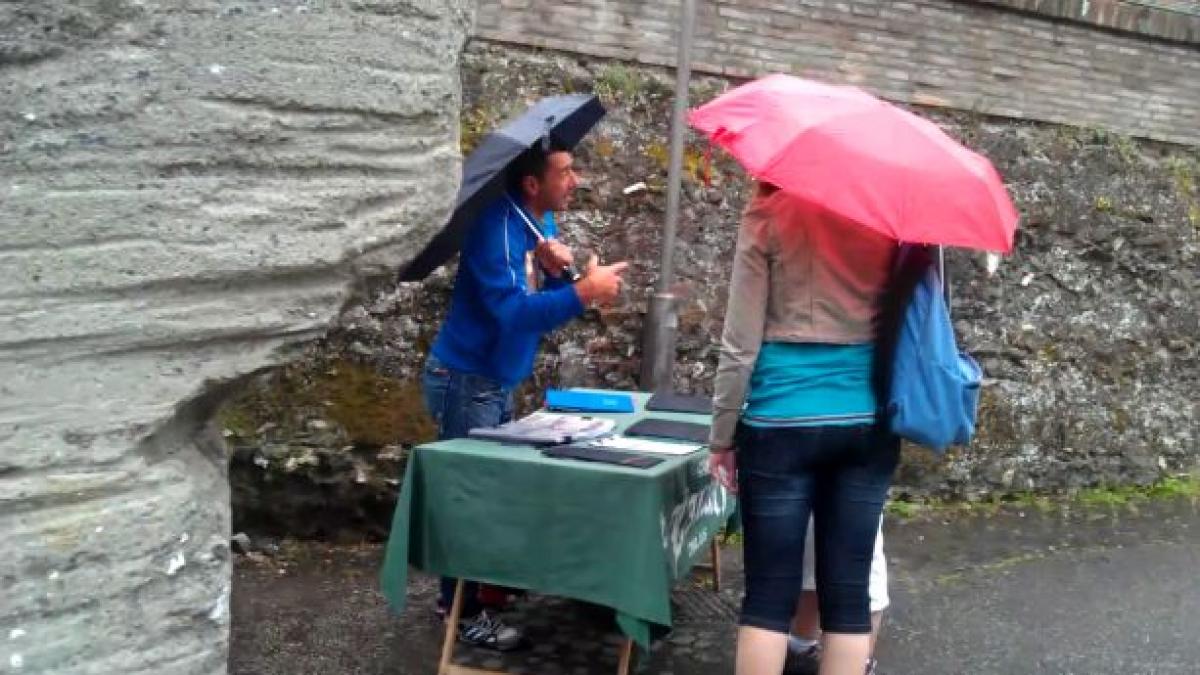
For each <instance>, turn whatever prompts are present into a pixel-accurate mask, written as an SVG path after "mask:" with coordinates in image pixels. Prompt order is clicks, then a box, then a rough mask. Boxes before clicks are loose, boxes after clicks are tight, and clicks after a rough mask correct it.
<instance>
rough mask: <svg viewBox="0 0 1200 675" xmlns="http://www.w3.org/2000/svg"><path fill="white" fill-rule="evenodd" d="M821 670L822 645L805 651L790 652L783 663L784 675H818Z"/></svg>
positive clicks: (816, 645)
mask: <svg viewBox="0 0 1200 675" xmlns="http://www.w3.org/2000/svg"><path fill="white" fill-rule="evenodd" d="M820 669H821V645H820V644H815V645H813V646H811V647H809V648H808V649H805V650H804V651H795V650H792V649H789V650H788V653H787V660H786V661H784V662H783V675H817V671H819V670H820Z"/></svg>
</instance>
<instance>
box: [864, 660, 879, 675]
mask: <svg viewBox="0 0 1200 675" xmlns="http://www.w3.org/2000/svg"><path fill="white" fill-rule="evenodd" d="M878 666H879V662H878V661H876V660H875V659H867V670H866V674H865V675H878V673H876V672H875V670H876V668H878Z"/></svg>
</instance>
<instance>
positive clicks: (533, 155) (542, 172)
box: [506, 139, 571, 195]
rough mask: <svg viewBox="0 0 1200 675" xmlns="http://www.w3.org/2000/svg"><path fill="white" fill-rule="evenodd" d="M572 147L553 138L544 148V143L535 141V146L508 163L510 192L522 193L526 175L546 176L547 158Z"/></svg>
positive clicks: (538, 177) (568, 150) (539, 177)
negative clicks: (522, 184)
mask: <svg viewBox="0 0 1200 675" xmlns="http://www.w3.org/2000/svg"><path fill="white" fill-rule="evenodd" d="M570 151H571V149H570V148H568V147H567V146H566V145H563V144H562V143H559V142H558V141H555V140H553V139H551V141H550V142H549V143H548V144H545V148H543V144H542V143H534V144H533V147H531V148H529V149H528V150H526V151H525V152H522V153H521V154H520V155H518V156H517V158H516V159H515V160H513V163H512V164H509V165H508V176H507V180H506V182H507V185H506V187H507V188H508V191H509V192H512V193H514V194H518V195H519V194H521V183H523V182H524V181H525V177H526V176H533V177H534V178H537V179H538V180H541V179H542V178H544V177H545V176H546V163H547V162H546V158H547V157H549V156H550V155H552V154H554V153H556V152H570Z"/></svg>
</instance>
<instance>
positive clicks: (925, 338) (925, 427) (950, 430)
mask: <svg viewBox="0 0 1200 675" xmlns="http://www.w3.org/2000/svg"><path fill="white" fill-rule="evenodd" d="M910 253H911V250H910V247H909V246H907V245H906V246H904V247H902V249H901V251H900V254H899V255H900V258H901V259H903V258H904V257H905V256H906V255H908V254H910ZM944 272H945V265H944V264H943V261H942V256H941V251H940V250H939V251H938V264H937V265H929V266H928V267H927V268H926V270H925V272H924V274H923V275H922V276H921V277H920V278H919V279H918V280H917V282H916V286H915V287H914V289H913V292H912V296H911V298H910V299H909V301H908V304H907V306H906V307H905V309H904V311H903V315H902V317H901V319H900V324H899V332H898V333H897V335H896V344H895V352H894V355H893V359H892V364H891V365H892V368H891V386H890V390H889V392H888V397H887V408H886V412H885V414H886V416H887V420H888V425H889V428H890V429H891V431H892V433H894V434H896V435H897V436H900V437H901V438H904V439H907V440H909V441H912V442H914V443H917V444H919V445H923V446H925V447H927V448H930V449H931V450H934V451H935V452H937V453H939V454H940V453H942V452H945V450H946V448H947V447H949V446H951V445H966V444H967V443H969V442H970V441H971V437H972V436H974V435H975V418H976V415H977V413H978V409H979V387H980V383H981V382H982V380H983V371H982V370H981V369H980V368H979V364H977V363H976V362H975V359H973V358H971V357H970V356H968V355H967V354H965V353H963V352H960V351H959V350H958V345H957V343H956V342H955V339H954V326H953V324H951V322H950V310H949V307H948V306H947V301H946V295H945V288H944V286H943V283H942V280H943V279H944V276H945V274H944Z"/></svg>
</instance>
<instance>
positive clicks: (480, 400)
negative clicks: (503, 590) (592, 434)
mask: <svg viewBox="0 0 1200 675" xmlns="http://www.w3.org/2000/svg"><path fill="white" fill-rule="evenodd" d="M421 384H422V392H423V394H424V395H425V407H426V408H427V409H428V410H429V414H430V416H432V417H433V421H434V423H435V424H436V425H437V429H438V439H439V440H449V439H452V438H466V436H467V432H469V431H470V430H471V429H475V428H477V427H493V426H496V425H497V424H502V423H504V422H507V421H509V420H511V419H512V414H513V392H512V388H510V387H505V386H504V385H502V384H500V383H499V382H496V381H495V380H491V379H488V378H486V377H482V376H479V375H472V374H470V373H462V372H458V371H455V370H451V369H450V368H448V367H447V366H446V365H445V364H443V363H442V362H441V361H440V360H438V358H437V357H436V356H433V355H432V354H430V355H429V358H428V359H427V360H426V361H425V372H424V374H423V376H422V383H421ZM457 581H458V580H457V579H451V578H450V577H442V586H441V595H440V597H439V598H438V601H439V603H441V605H442V606H443V607H445V608H446V609H447V610H448V609H449V608H450V602H451V600H453V599H454V587H455V584H456V583H457ZM478 595H479V585H478V584H476V583H474V582H470V583H467V584H464V587H463V608H462V615H463V616H464V617H471V616H475V615H476V614H478V613H479V612H480V610H481V609H482V607H480V605H479V599H478Z"/></svg>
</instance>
